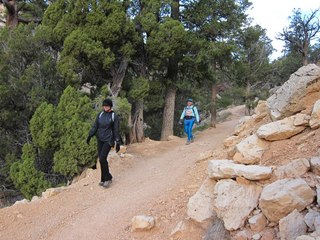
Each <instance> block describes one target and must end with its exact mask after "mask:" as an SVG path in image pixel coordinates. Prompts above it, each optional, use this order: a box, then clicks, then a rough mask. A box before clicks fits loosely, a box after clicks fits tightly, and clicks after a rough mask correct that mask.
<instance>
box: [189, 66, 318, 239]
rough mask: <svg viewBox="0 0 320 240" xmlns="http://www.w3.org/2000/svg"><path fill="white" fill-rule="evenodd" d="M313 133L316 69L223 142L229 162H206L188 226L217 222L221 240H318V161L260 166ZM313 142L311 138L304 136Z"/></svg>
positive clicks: (297, 77)
mask: <svg viewBox="0 0 320 240" xmlns="http://www.w3.org/2000/svg"><path fill="white" fill-rule="evenodd" d="M319 127H320V67H318V66H316V65H314V64H310V65H308V66H305V67H302V68H300V69H299V70H298V71H297V72H296V73H294V74H292V75H291V77H290V79H289V80H288V81H287V82H286V83H285V84H284V85H283V86H282V87H281V88H279V89H278V90H277V91H276V92H275V94H274V95H272V96H271V97H270V98H269V99H268V100H267V101H266V102H260V103H259V104H258V106H257V108H256V109H255V114H254V115H253V116H250V117H245V118H244V119H242V120H241V121H240V122H239V125H238V126H237V127H236V129H235V133H234V134H233V135H232V136H230V137H229V138H227V139H226V140H225V142H224V145H225V148H226V150H227V151H228V158H229V159H213V160H210V161H209V164H208V178H207V180H206V181H205V182H204V183H203V185H202V187H201V188H200V190H199V191H198V192H197V193H196V194H195V195H194V196H193V197H191V198H190V200H189V204H188V215H189V217H190V218H192V219H193V220H194V221H197V222H199V223H204V222H205V221H213V222H216V221H217V218H219V219H220V220H222V221H223V226H224V228H225V229H224V230H227V231H229V233H230V236H229V237H228V238H231V239H234V240H245V239H257V240H259V239H264V240H271V239H281V240H303V239H310V240H312V239H313V240H315V239H320V211H319V202H320V156H319V153H317V152H314V157H311V158H310V157H306V158H297V159H288V163H285V164H284V163H283V164H277V165H276V166H262V165H261V159H262V156H263V154H265V153H266V152H267V151H268V150H269V146H270V144H271V143H272V142H276V141H279V142H280V141H283V140H288V139H290V138H291V137H293V136H295V135H298V134H301V133H303V132H304V131H306V130H308V131H310V132H312V131H315V130H316V129H317V128H319ZM309 134H312V133H309Z"/></svg>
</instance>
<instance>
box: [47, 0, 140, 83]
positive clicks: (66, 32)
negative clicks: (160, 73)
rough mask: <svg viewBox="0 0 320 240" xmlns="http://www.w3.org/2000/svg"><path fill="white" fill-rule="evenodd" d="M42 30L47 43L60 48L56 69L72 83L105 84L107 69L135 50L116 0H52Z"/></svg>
mask: <svg viewBox="0 0 320 240" xmlns="http://www.w3.org/2000/svg"><path fill="white" fill-rule="evenodd" d="M42 30H43V32H44V33H47V34H46V36H48V38H47V42H48V43H50V44H53V45H54V46H56V48H58V49H62V52H61V59H60V61H59V65H58V69H59V72H60V73H61V74H62V75H63V76H64V77H65V78H66V79H67V81H68V83H69V84H72V85H76V86H80V85H81V84H82V83H86V82H90V83H92V84H98V85H103V84H105V83H106V79H110V78H111V75H112V74H111V73H110V72H109V71H110V69H111V68H117V67H118V64H119V62H121V59H128V60H129V59H130V58H131V56H132V55H133V53H134V52H135V49H134V47H135V42H136V40H137V34H136V32H135V31H134V25H133V22H132V21H130V19H128V17H127V15H126V4H123V3H121V2H120V1H94V0H87V1H84V0H71V1H68V2H66V1H60V0H59V1H56V2H54V3H52V4H51V5H50V7H49V8H48V10H47V11H46V13H45V16H44V21H43V27H42ZM101 83H103V84H101Z"/></svg>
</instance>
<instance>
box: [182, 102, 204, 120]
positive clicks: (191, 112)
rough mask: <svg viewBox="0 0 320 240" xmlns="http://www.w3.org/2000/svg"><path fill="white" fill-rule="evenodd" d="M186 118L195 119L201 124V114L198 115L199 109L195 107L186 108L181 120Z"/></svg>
mask: <svg viewBox="0 0 320 240" xmlns="http://www.w3.org/2000/svg"><path fill="white" fill-rule="evenodd" d="M185 117H195V118H196V121H197V122H199V121H200V117H199V113H198V109H197V107H195V106H193V105H192V106H186V107H185V108H184V109H183V112H182V114H181V117H180V119H184V118H185Z"/></svg>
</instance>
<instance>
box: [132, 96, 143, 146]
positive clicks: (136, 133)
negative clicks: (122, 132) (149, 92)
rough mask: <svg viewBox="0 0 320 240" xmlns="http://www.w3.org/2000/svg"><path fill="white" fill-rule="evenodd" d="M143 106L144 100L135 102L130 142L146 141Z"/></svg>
mask: <svg viewBox="0 0 320 240" xmlns="http://www.w3.org/2000/svg"><path fill="white" fill-rule="evenodd" d="M143 106H144V104H143V100H139V101H137V102H135V104H134V115H133V119H132V126H131V133H130V143H136V142H143V141H144V129H143Z"/></svg>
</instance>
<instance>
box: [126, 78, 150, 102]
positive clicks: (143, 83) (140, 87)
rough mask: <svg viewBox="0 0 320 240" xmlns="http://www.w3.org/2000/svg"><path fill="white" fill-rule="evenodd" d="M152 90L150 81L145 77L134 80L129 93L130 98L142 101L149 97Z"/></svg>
mask: <svg viewBox="0 0 320 240" xmlns="http://www.w3.org/2000/svg"><path fill="white" fill-rule="evenodd" d="M149 90H150V86H149V80H148V79H146V78H143V77H139V78H136V79H133V81H132V86H131V88H130V91H129V97H130V98H132V99H134V100H141V99H144V98H145V97H147V96H148V93H149Z"/></svg>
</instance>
